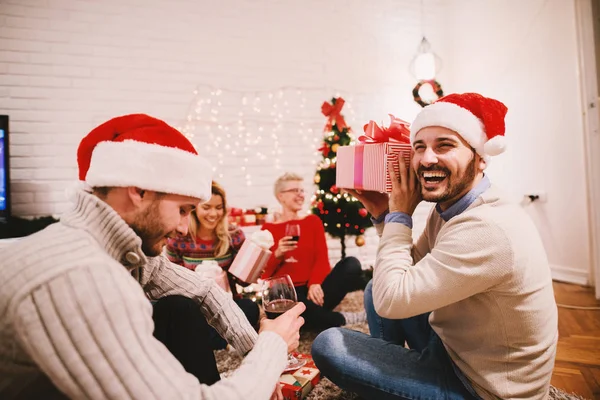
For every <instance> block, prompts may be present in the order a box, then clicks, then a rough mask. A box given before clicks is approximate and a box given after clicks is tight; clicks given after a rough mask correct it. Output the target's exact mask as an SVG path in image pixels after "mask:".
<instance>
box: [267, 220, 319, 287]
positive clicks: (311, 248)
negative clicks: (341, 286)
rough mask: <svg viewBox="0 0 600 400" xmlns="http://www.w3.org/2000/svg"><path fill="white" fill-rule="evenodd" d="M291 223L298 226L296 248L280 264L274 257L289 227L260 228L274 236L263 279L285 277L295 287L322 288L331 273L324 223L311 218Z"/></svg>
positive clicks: (277, 225)
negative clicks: (313, 286)
mask: <svg viewBox="0 0 600 400" xmlns="http://www.w3.org/2000/svg"><path fill="white" fill-rule="evenodd" d="M293 222H295V223H298V224H299V225H300V240H298V248H297V249H296V250H293V251H289V252H287V253H285V257H284V259H283V260H280V259H278V258H276V257H275V250H276V249H277V246H278V245H279V240H281V238H282V237H284V236H285V228H286V226H287V225H288V223H287V222H284V223H279V224H272V223H266V224H264V225H263V227H262V229H264V230H268V231H269V232H271V234H272V235H273V239H274V240H275V245H274V246H273V247H272V248H271V251H272V252H273V254H272V255H271V258H270V259H269V261H268V263H267V266H266V267H265V271H264V273H263V275H262V278H263V279H266V278H269V277H271V276H281V275H286V274H287V275H289V276H290V277H291V278H292V281H293V282H294V285H296V286H302V285H307V286H310V285H312V284H315V283H318V284H321V283H323V281H324V280H325V278H326V277H327V274H329V273H330V272H331V264H329V256H328V253H327V241H326V240H325V229H323V222H321V220H320V219H319V217H317V216H316V215H314V214H311V215H308V216H306V217H304V218H302V219H300V220H296V221H293Z"/></svg>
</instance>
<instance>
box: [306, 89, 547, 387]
mask: <svg viewBox="0 0 600 400" xmlns="http://www.w3.org/2000/svg"><path fill="white" fill-rule="evenodd" d="M506 112H507V108H506V106H505V105H504V104H502V103H501V102H499V101H496V100H493V99H489V98H485V97H483V96H481V95H479V94H475V93H465V94H452V95H449V96H446V97H443V98H441V99H440V100H438V101H437V102H435V103H434V104H432V105H430V106H427V107H425V108H424V109H423V110H422V111H421V112H420V113H419V114H418V115H417V117H416V119H415V121H414V123H413V124H412V126H411V143H412V146H413V150H414V154H413V157H412V160H411V162H410V166H409V167H408V168H407V167H405V166H404V163H403V162H401V163H399V165H397V167H398V168H399V171H400V172H399V174H395V173H393V167H394V165H393V163H392V162H390V164H389V165H388V168H389V169H390V170H391V171H392V181H393V190H392V193H391V195H390V196H389V197H388V196H387V195H384V194H381V193H372V192H363V193H359V192H356V191H354V192H353V194H354V195H355V196H356V197H357V198H359V199H360V200H361V201H362V202H363V204H364V205H365V207H366V208H367V209H368V210H369V211H370V213H371V215H373V216H375V218H374V222H375V225H376V227H377V230H378V232H379V234H380V235H381V240H380V244H379V249H378V252H377V259H376V263H375V269H374V277H373V281H372V285H371V284H370V285H369V286H368V287H367V290H366V291H365V307H366V308H367V315H368V322H369V328H370V331H371V335H370V336H369V335H364V334H361V333H358V332H353V331H348V330H344V329H340V328H334V329H330V330H327V331H325V332H324V333H322V334H321V335H320V336H319V337H317V339H316V340H315V342H314V344H313V357H314V360H315V362H316V364H317V366H318V367H319V368H320V369H321V372H322V373H323V375H324V376H326V377H328V378H330V379H331V380H332V381H333V382H335V383H336V384H338V385H340V386H341V387H343V388H345V389H348V390H351V391H355V392H357V393H359V394H360V395H361V396H362V397H364V398H368V399H371V398H373V399H405V398H406V399H415V398H427V399H442V398H444V399H480V398H484V399H497V398H502V399H544V398H546V397H547V396H548V390H549V385H550V378H551V375H552V369H553V366H554V357H555V353H556V342H557V336H558V329H557V310H556V303H555V300H554V294H553V290H552V281H551V276H550V268H549V266H548V260H547V258H546V253H545V251H544V248H543V245H542V242H541V240H540V237H539V234H538V232H537V230H536V228H535V226H534V224H533V222H532V221H531V219H530V218H529V217H528V216H527V214H526V213H525V212H524V211H523V210H522V209H521V208H520V207H519V206H517V205H514V204H511V203H510V202H509V201H507V200H506V198H505V197H504V196H503V195H502V193H501V192H500V191H499V190H498V188H496V187H495V186H494V185H492V184H491V183H490V181H489V179H488V177H487V176H486V175H485V174H484V172H483V171H484V169H485V167H486V163H487V161H488V160H489V157H490V156H493V155H496V154H499V153H501V152H502V151H503V150H504V117H505V115H506ZM422 200H426V201H430V202H434V203H436V206H435V208H434V209H433V210H432V211H431V214H430V216H429V219H428V221H427V224H426V227H425V230H424V232H423V234H422V235H421V236H420V237H419V238H418V240H417V241H416V242H415V243H414V244H413V239H412V231H411V228H412V218H411V216H412V214H413V212H414V210H415V208H416V206H417V205H418V204H419V203H420V202H421V201H422ZM405 345H407V347H409V348H410V349H409V348H406V347H405Z"/></svg>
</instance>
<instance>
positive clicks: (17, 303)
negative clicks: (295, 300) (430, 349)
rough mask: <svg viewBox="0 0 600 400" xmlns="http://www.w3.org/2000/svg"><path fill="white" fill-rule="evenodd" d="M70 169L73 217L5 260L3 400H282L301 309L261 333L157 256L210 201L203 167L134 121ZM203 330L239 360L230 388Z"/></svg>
mask: <svg viewBox="0 0 600 400" xmlns="http://www.w3.org/2000/svg"><path fill="white" fill-rule="evenodd" d="M77 158H78V160H77V161H78V165H79V178H80V180H81V181H83V182H85V184H86V185H87V190H80V191H78V192H77V193H75V194H74V205H73V208H72V209H71V210H70V211H68V212H66V213H65V214H64V215H63V216H62V217H61V219H60V222H58V223H56V224H53V225H51V226H49V227H48V228H46V229H45V230H43V231H41V232H38V233H36V234H34V235H31V236H29V237H27V238H24V239H22V240H20V241H18V242H17V243H16V244H14V245H12V246H11V247H8V248H6V249H3V250H2V251H1V252H0V398H2V399H12V398H36V399H37V398H40V399H41V398H43V399H53V398H65V397H68V398H88V399H144V400H146V399H219V400H223V399H240V398H250V399H269V398H270V397H272V398H278V399H282V395H281V391H280V390H279V385H278V379H279V375H280V374H281V373H282V371H283V369H284V367H285V365H286V360H287V356H286V355H287V352H288V351H289V350H292V349H294V348H295V347H296V346H297V345H298V340H299V333H298V330H299V328H300V326H301V325H302V323H303V319H302V318H301V317H299V315H300V314H301V313H302V312H303V311H304V305H302V304H299V305H297V306H296V307H295V308H293V309H292V310H290V311H288V312H287V313H285V314H283V315H282V316H281V317H279V318H277V319H275V320H264V321H262V323H261V327H260V330H259V332H258V334H257V333H256V331H255V330H254V329H253V328H252V326H251V325H250V324H249V323H248V320H247V319H246V317H245V316H244V314H243V312H242V311H241V310H240V309H239V308H238V307H237V306H236V304H235V303H234V302H233V300H232V299H231V297H230V296H228V295H227V294H226V293H225V292H224V291H223V290H222V289H221V288H220V287H219V286H218V285H217V284H216V283H215V281H214V280H212V279H205V278H202V277H201V276H200V275H198V274H195V273H193V272H192V271H190V270H187V269H185V268H181V267H179V266H177V265H174V264H171V263H170V262H169V261H168V260H167V259H166V258H165V256H164V255H162V249H163V246H164V244H165V242H166V240H167V238H168V237H171V236H174V235H178V234H179V235H185V234H186V233H187V226H188V216H189V214H190V212H191V211H192V210H193V209H194V208H195V207H196V206H197V205H198V204H199V203H200V202H202V201H205V200H206V199H210V196H211V173H210V171H211V168H210V165H208V163H207V162H206V161H204V160H203V159H202V158H201V157H199V156H198V154H197V153H196V150H195V149H194V147H193V146H192V144H191V143H190V142H189V141H188V140H187V138H185V136H184V135H182V134H181V133H180V132H178V131H177V130H176V129H174V128H172V127H170V126H169V125H167V124H166V123H165V122H163V121H160V120H158V119H155V118H152V117H149V116H147V115H143V114H135V115H127V116H123V117H117V118H114V119H112V120H110V121H108V122H106V123H104V124H102V125H100V126H99V127H97V128H95V129H94V130H92V131H91V132H90V133H89V134H88V135H87V136H86V137H85V138H84V139H83V140H82V141H81V143H80V146H79V149H78V154H77ZM149 300H152V301H157V303H156V305H155V306H154V310H153V306H152V305H151V302H150V301H149ZM153 313H154V314H161V316H160V318H158V319H157V318H156V315H154V321H153ZM209 324H210V325H211V326H213V327H214V328H215V329H216V330H217V331H218V332H219V334H220V335H221V336H223V338H225V339H226V340H227V341H228V342H229V343H230V344H232V346H233V347H234V348H235V349H236V350H237V351H238V352H240V353H241V354H246V353H247V355H246V357H245V359H244V361H243V363H242V365H241V366H240V367H239V368H238V370H237V371H235V372H234V373H233V374H232V375H231V376H230V377H228V378H226V379H222V380H221V379H220V376H219V373H218V371H217V368H216V363H215V358H214V354H213V353H212V351H211V347H210V339H209V330H208V326H209ZM159 339H160V340H159ZM161 341H162V342H161ZM163 343H164V344H163Z"/></svg>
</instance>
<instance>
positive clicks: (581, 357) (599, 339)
mask: <svg viewBox="0 0 600 400" xmlns="http://www.w3.org/2000/svg"><path fill="white" fill-rule="evenodd" d="M554 296H555V298H556V302H557V303H559V304H565V305H570V306H580V307H600V301H599V300H596V298H595V296H594V290H593V289H592V288H589V287H584V286H578V285H571V284H566V283H559V282H554ZM558 334H559V339H558V348H557V351H556V364H555V367H554V371H553V374H552V382H551V383H552V385H554V386H556V387H557V388H560V389H562V390H564V391H566V392H569V393H576V394H578V395H579V396H582V397H585V398H587V399H600V311H592V310H575V309H568V308H563V307H559V309H558Z"/></svg>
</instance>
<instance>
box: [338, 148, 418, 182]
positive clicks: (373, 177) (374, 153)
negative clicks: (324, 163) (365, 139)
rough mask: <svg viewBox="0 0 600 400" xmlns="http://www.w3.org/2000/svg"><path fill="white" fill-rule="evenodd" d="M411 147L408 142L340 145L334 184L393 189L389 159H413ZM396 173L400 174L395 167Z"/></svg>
mask: <svg viewBox="0 0 600 400" xmlns="http://www.w3.org/2000/svg"><path fill="white" fill-rule="evenodd" d="M411 151H412V147H411V145H410V144H408V143H396V142H385V143H369V144H357V145H355V146H341V147H339V148H338V151H337V163H336V174H335V185H336V186H337V187H338V188H346V189H359V190H373V191H377V192H382V193H385V192H388V193H389V192H391V191H392V181H391V179H390V174H389V172H388V167H387V162H388V159H390V158H391V159H392V160H397V157H399V156H402V157H403V158H404V161H405V164H406V167H407V168H408V165H409V162H410V153H411ZM394 170H395V172H396V174H398V173H399V171H398V167H397V165H396V167H395V169H394Z"/></svg>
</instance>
